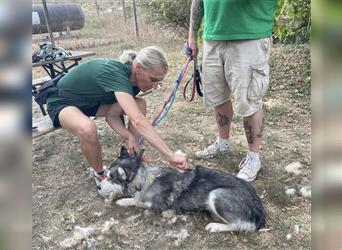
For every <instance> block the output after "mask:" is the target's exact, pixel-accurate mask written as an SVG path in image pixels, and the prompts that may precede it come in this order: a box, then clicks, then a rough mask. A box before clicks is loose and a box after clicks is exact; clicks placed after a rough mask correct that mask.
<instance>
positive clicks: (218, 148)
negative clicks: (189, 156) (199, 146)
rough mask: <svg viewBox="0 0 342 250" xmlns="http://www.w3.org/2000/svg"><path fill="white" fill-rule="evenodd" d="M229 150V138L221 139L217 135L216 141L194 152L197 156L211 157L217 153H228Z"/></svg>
mask: <svg viewBox="0 0 342 250" xmlns="http://www.w3.org/2000/svg"><path fill="white" fill-rule="evenodd" d="M228 152H230V143H229V139H221V138H219V137H217V139H216V141H215V142H214V143H213V144H211V145H209V146H207V147H206V148H204V149H203V150H201V151H198V152H196V153H195V155H196V156H197V157H198V158H209V157H213V156H214V155H216V154H218V153H228Z"/></svg>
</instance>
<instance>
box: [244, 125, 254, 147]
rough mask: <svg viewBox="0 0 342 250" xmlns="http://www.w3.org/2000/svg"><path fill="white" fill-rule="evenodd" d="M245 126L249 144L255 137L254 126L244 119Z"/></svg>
mask: <svg viewBox="0 0 342 250" xmlns="http://www.w3.org/2000/svg"><path fill="white" fill-rule="evenodd" d="M243 127H244V128H245V133H246V137H247V142H248V144H253V142H254V139H253V130H252V126H251V125H250V124H249V123H248V121H247V120H244V121H243Z"/></svg>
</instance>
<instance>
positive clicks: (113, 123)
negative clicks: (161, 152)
mask: <svg viewBox="0 0 342 250" xmlns="http://www.w3.org/2000/svg"><path fill="white" fill-rule="evenodd" d="M121 115H123V110H122V108H121V107H120V105H119V103H114V104H112V105H111V107H110V109H109V110H108V113H107V116H106V122H107V123H108V124H109V126H110V127H111V128H112V129H113V130H114V131H115V132H116V133H118V134H119V135H120V136H121V137H123V138H125V139H126V140H128V151H129V153H130V154H135V153H137V152H139V148H140V147H139V145H138V143H137V141H136V138H135V136H134V135H133V134H132V133H131V132H130V131H129V130H128V129H127V128H126V127H125V125H124V124H123V122H122V121H121V117H120V116H121Z"/></svg>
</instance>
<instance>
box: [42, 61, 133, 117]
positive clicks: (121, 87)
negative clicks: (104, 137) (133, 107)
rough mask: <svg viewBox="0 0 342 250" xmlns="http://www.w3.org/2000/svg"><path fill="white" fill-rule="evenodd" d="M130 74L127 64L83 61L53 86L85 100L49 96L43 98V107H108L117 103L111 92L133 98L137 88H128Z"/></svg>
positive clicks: (129, 85)
mask: <svg viewBox="0 0 342 250" xmlns="http://www.w3.org/2000/svg"><path fill="white" fill-rule="evenodd" d="M131 74H132V70H131V67H130V65H125V64H122V63H120V62H118V61H115V60H111V59H95V60H91V61H87V62H84V63H82V64H80V65H78V66H77V67H75V68H73V69H72V70H71V71H70V72H69V73H67V74H66V75H65V76H63V78H62V79H61V80H60V81H59V82H58V85H57V87H58V88H59V89H63V90H66V91H67V92H69V93H73V94H77V95H79V96H82V97H84V98H85V99H86V101H83V100H75V99H72V98H68V97H63V96H58V95H57V94H51V95H50V96H49V97H48V99H47V108H48V110H49V109H52V108H54V107H56V106H59V105H73V106H77V107H80V108H87V107H92V106H95V105H98V104H112V103H115V102H116V101H117V100H116V98H115V95H114V92H125V93H128V94H130V95H132V96H135V95H136V94H137V93H139V88H137V87H133V86H132V84H131V82H130V77H131Z"/></svg>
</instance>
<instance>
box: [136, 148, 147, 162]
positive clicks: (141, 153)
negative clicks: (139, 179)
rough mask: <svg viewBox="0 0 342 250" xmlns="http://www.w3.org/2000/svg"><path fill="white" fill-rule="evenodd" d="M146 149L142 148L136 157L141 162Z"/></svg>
mask: <svg viewBox="0 0 342 250" xmlns="http://www.w3.org/2000/svg"><path fill="white" fill-rule="evenodd" d="M144 152H145V149H140V151H139V153H138V154H137V155H136V157H135V159H136V160H137V161H138V162H140V161H141V158H142V155H143V153H144Z"/></svg>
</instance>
